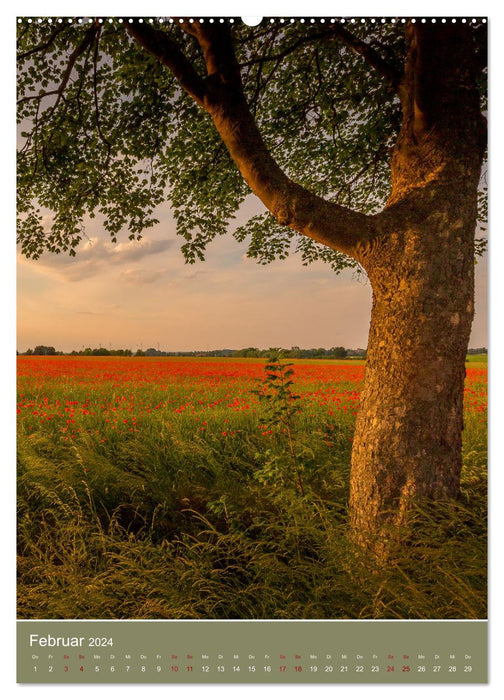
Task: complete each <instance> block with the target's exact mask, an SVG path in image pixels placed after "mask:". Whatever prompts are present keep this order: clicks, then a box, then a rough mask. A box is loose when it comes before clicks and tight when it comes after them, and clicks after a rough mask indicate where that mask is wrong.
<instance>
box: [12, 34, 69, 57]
mask: <svg viewBox="0 0 504 700" xmlns="http://www.w3.org/2000/svg"><path fill="white" fill-rule="evenodd" d="M67 29H68V27H67V26H65V25H62V26H61V27H56V28H55V30H54V31H53V33H52V34H51V36H50V37H49V39H48V40H47V41H46V42H44V43H43V44H39V45H38V46H35V47H34V48H33V49H30V50H29V51H25V52H24V53H20V54H19V55H18V56H17V60H18V61H23V60H24V59H26V58H29V57H30V56H33V54H35V53H39V52H40V51H45V50H46V49H48V48H49V47H50V46H51V45H52V44H53V43H54V41H55V40H56V39H57V37H58V36H59V35H60V34H61V32H64V31H66V30H67Z"/></svg>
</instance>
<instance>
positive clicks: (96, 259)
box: [19, 237, 174, 282]
mask: <svg viewBox="0 0 504 700" xmlns="http://www.w3.org/2000/svg"><path fill="white" fill-rule="evenodd" d="M173 245H174V241H173V240H171V239H166V240H150V239H148V238H142V239H141V240H140V241H128V242H126V243H117V244H113V243H111V242H110V241H104V240H102V239H101V238H98V237H94V238H90V239H88V240H87V241H85V242H84V243H82V244H81V245H80V246H79V247H78V248H77V251H76V252H77V254H76V256H75V257H70V256H68V255H65V254H59V255H56V254H44V255H43V256H42V257H41V258H40V259H39V260H37V261H31V260H28V261H27V260H26V259H25V258H24V257H23V256H19V261H20V262H21V264H26V265H30V266H34V268H35V269H37V270H38V271H39V272H43V273H44V274H46V275H48V276H50V277H55V278H56V279H58V280H59V281H62V282H78V281H80V280H84V279H89V278H91V277H94V276H96V275H98V274H100V273H101V272H103V271H104V270H105V269H109V268H110V266H111V265H113V266H116V267H119V266H121V265H124V264H131V263H132V262H139V261H140V260H143V259H144V258H146V257H148V256H152V255H160V254H162V253H164V252H165V251H167V250H169V249H170V248H171V247H172V246H173ZM160 274H164V270H163V271H157V276H158V277H159V276H160Z"/></svg>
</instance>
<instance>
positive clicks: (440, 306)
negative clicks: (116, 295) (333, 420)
mask: <svg viewBox="0 0 504 700" xmlns="http://www.w3.org/2000/svg"><path fill="white" fill-rule="evenodd" d="M453 31H454V36H452V37H450V36H449V37H448V40H447V39H446V36H445V37H444V39H445V42H444V44H442V43H440V42H437V43H436V42H435V41H434V39H435V36H434V37H433V35H432V32H433V30H428V31H427V30H422V31H420V30H419V28H417V29H416V30H414V32H412V33H411V36H410V46H409V54H408V55H409V58H408V63H407V65H406V70H405V76H404V80H403V82H402V85H401V92H400V94H401V100H402V104H403V125H402V129H401V133H400V134H399V138H398V142H397V145H396V148H395V152H394V155H393V158H392V186H393V189H392V195H391V198H390V200H389V203H388V205H387V208H386V209H385V210H384V212H382V214H381V215H379V216H378V217H377V218H380V217H381V223H380V224H379V225H380V226H381V230H382V233H381V235H380V236H378V238H377V239H376V240H375V241H374V242H373V243H372V244H371V245H368V246H363V248H362V250H361V251H360V252H359V253H358V255H357V258H358V259H359V260H360V262H361V264H362V265H363V267H364V268H365V270H366V272H367V274H368V276H369V280H370V282H371V285H372V288H373V307H372V315H371V328H370V335H369V344H368V354H367V366H366V375H365V387H364V391H363V394H362V401H361V410H360V412H359V415H358V418H357V424H356V432H355V437H354V445H353V452H352V471H351V484H350V521H351V531H352V536H353V539H354V540H355V541H356V542H358V543H359V544H362V545H366V546H370V545H371V548H372V549H374V550H375V551H376V552H377V553H379V554H380V555H381V556H382V557H383V554H384V553H385V552H386V551H387V549H388V544H387V543H390V542H392V541H394V540H396V539H398V534H399V532H400V529H401V528H402V527H405V526H407V521H408V511H410V507H411V505H412V503H413V502H414V501H419V500H422V499H441V498H442V499H446V498H456V497H457V496H458V494H459V489H460V472H461V467H462V452H461V448H462V429H463V396H464V393H463V389H464V378H465V357H466V351H467V346H468V342H469V335H470V330H471V324H472V319H473V314H474V232H475V228H476V220H477V193H478V183H479V175H480V168H481V160H482V156H483V150H484V121H483V120H482V117H481V114H480V112H479V106H478V103H477V99H476V96H475V92H474V89H470V88H471V86H474V82H471V81H470V80H469V78H468V76H469V77H470V68H471V67H470V66H469V65H468V63H467V59H465V58H464V57H465V56H466V55H467V53H465V54H464V52H463V51H462V50H461V49H460V47H459V44H460V43H461V42H460V36H459V35H457V34H456V33H455V30H453ZM422 32H423V33H422ZM429 32H430V33H429ZM462 38H463V37H462ZM449 39H451V42H450V40H449ZM457 42H458V43H457ZM454 47H455V48H454ZM452 49H453V50H452ZM427 50H428V53H427ZM426 56H427V58H428V61H427V58H426ZM428 62H429V63H428Z"/></svg>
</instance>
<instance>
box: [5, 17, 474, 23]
mask: <svg viewBox="0 0 504 700" xmlns="http://www.w3.org/2000/svg"><path fill="white" fill-rule="evenodd" d="M226 19H227V21H228V22H229V23H230V24H233V23H234V22H235V20H234V19H233V18H232V17H230V18H226ZM226 19H224V18H222V17H221V18H220V19H214V18H213V17H210V18H208V17H206V18H201V19H198V20H195V19H193V18H190V19H189V22H190V23H191V24H192V23H193V22H199V23H200V24H203V23H204V22H209V23H210V24H213V23H214V22H219V23H220V24H224V22H226ZM23 20H24V18H22V17H19V18H18V23H21V22H23ZM26 21H27V22H28V24H31V23H32V22H38V23H39V24H41V23H42V22H48V23H49V24H51V23H52V22H56V23H58V24H62V23H63V22H68V24H73V23H74V22H75V23H77V24H83V23H84V22H85V20H84V19H81V18H79V19H76V20H74V19H72V18H71V17H70V18H68V19H63V18H62V17H59V18H58V19H52V18H51V17H48V18H46V19H42V18H41V17H40V18H38V19H37V20H33V19H32V18H31V17H28V18H27V19H26ZM87 21H88V22H89V23H90V24H91V23H92V22H94V20H93V19H88V20H87ZM115 21H117V22H118V23H119V24H122V23H123V22H124V21H125V20H123V19H122V18H121V17H119V18H117V19H116V18H113V17H110V18H109V19H108V20H103V19H99V20H98V22H100V24H103V23H104V22H108V23H109V24H113V23H114V22H115ZM145 21H147V22H149V23H150V24H152V23H153V22H154V19H149V20H145ZM157 21H158V22H159V23H163V21H164V20H163V18H159V19H158V20H157ZM184 21H185V20H183V19H179V20H178V22H180V23H182V22H184ZM269 21H270V23H271V24H273V23H275V22H280V24H285V23H287V24H294V22H299V23H300V24H305V23H308V24H316V23H317V22H320V24H324V23H326V22H328V23H329V24H330V23H333V24H334V22H336V20H335V19H325V18H324V17H317V18H316V19H315V18H312V19H305V18H304V17H301V18H295V19H294V18H291V19H284V18H283V17H272V18H270V20H269ZM480 21H481V22H483V23H485V22H486V19H485V18H483V19H481V20H480ZM128 22H129V23H130V24H132V23H133V22H139V23H140V24H142V23H143V22H144V20H143V19H141V18H140V19H129V20H128ZM166 22H167V23H168V24H174V23H175V22H176V20H174V19H172V18H170V19H167V20H166ZM338 22H341V23H342V24H344V23H345V22H347V23H348V24H366V23H368V22H369V23H370V24H376V23H379V24H385V23H387V22H390V23H391V24H396V23H397V24H406V22H407V20H406V19H405V18H404V17H402V18H401V19H397V18H395V17H391V18H388V19H385V18H384V17H382V18H380V19H376V18H374V17H362V18H360V19H345V18H341V19H338ZM411 22H413V23H415V22H421V23H422V24H425V23H426V22H431V23H432V24H435V23H436V22H440V23H441V24H446V23H450V22H451V23H453V24H455V23H456V22H462V24H466V23H470V24H471V23H472V24H476V22H478V20H477V19H466V18H465V17H452V18H450V19H447V18H445V17H431V18H429V19H427V18H425V17H424V18H422V19H416V18H414V17H413V18H412V19H411Z"/></svg>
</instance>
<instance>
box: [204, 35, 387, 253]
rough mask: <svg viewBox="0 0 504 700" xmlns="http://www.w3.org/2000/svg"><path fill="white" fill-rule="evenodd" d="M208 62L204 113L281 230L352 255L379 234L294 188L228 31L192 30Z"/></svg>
mask: <svg viewBox="0 0 504 700" xmlns="http://www.w3.org/2000/svg"><path fill="white" fill-rule="evenodd" d="M191 33H192V34H193V35H194V36H196V38H197V40H198V42H199V44H200V47H201V49H202V51H203V55H204V57H205V62H206V65H207V71H208V75H207V78H206V79H205V84H206V93H205V98H204V104H203V106H204V108H205V109H206V110H207V112H208V113H209V114H210V116H211V117H212V119H213V122H214V124H215V127H216V128H217V131H218V132H219V134H220V136H221V138H222V140H223V141H224V143H225V145H226V147H227V149H228V151H229V154H230V156H231V158H232V159H233V160H234V162H235V164H236V165H237V167H238V169H239V170H240V172H241V174H242V176H243V178H244V180H245V181H246V182H247V184H248V185H249V187H250V189H251V190H252V191H253V192H254V194H256V195H257V196H258V197H259V199H260V200H261V201H262V202H263V204H264V205H265V206H266V208H267V209H269V211H270V212H271V213H272V214H273V216H274V217H275V218H276V220H277V221H278V223H279V224H281V225H285V226H289V227H290V228H292V229H293V230H295V231H297V232H299V233H301V234H303V235H306V236H308V237H310V238H312V239H313V240H315V241H317V242H319V243H322V244H324V245H327V246H329V247H330V248H333V249H334V250H339V251H341V252H343V253H346V254H348V255H353V254H354V253H355V249H356V247H357V245H359V244H360V245H362V244H363V243H365V242H367V241H369V240H370V239H371V238H372V237H373V236H374V235H375V233H376V231H375V228H374V219H372V217H369V216H366V215H365V214H361V213H358V212H355V211H352V210H351V209H347V208H346V207H343V206H341V205H338V204H335V203H332V202H327V201H325V200H324V199H322V198H321V197H318V196H317V195H315V194H313V193H311V192H309V191H308V190H306V189H304V188H303V187H301V186H300V185H298V184H296V183H295V182H293V181H292V180H290V178H289V177H287V175H286V174H285V173H284V172H283V170H282V169H281V168H280V167H279V165H278V163H277V162H276V161H275V159H274V158H273V157H272V155H271V153H270V152H269V150H268V148H267V146H266V144H265V143H264V141H263V139H262V136H261V134H260V132H259V130H258V128H257V125H256V123H255V121H254V118H253V116H252V114H251V112H250V110H249V107H248V105H247V102H246V100H245V97H244V93H243V87H242V83H241V76H240V67H239V65H238V62H237V60H236V56H235V53H234V49H233V45H232V38H231V34H230V31H229V29H228V28H227V27H222V26H213V27H212V26H208V25H206V26H204V25H197V26H196V27H195V26H194V25H192V26H191Z"/></svg>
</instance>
